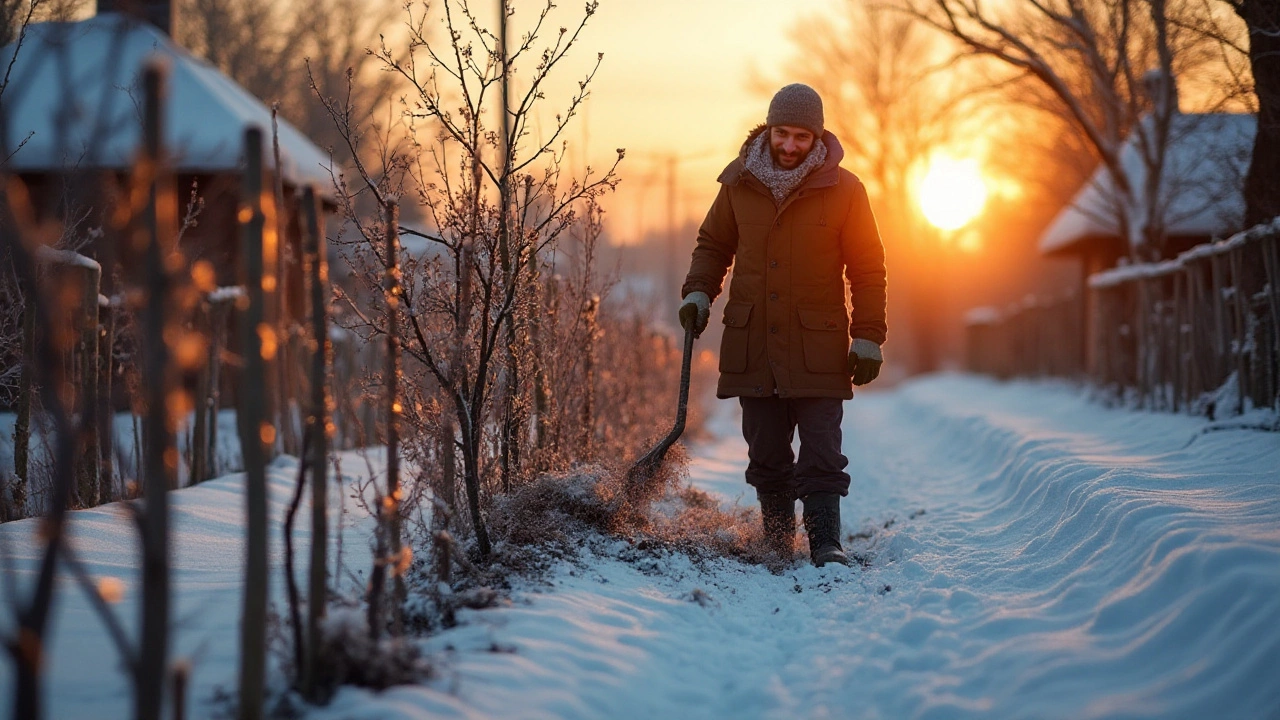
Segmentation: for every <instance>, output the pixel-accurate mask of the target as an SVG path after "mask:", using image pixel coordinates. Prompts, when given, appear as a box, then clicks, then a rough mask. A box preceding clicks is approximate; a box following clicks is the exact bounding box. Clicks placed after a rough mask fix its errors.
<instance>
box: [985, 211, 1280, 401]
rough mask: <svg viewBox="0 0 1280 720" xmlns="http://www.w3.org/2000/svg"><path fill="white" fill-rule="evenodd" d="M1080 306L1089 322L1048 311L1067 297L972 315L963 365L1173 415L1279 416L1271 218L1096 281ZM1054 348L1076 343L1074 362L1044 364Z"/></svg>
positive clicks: (1070, 348)
mask: <svg viewBox="0 0 1280 720" xmlns="http://www.w3.org/2000/svg"><path fill="white" fill-rule="evenodd" d="M1087 301H1088V302H1087V309H1086V307H1085V306H1084V305H1082V304H1080V303H1076V305H1079V308H1078V310H1077V311H1078V313H1079V317H1080V318H1082V319H1087V322H1085V323H1080V324H1078V325H1077V324H1075V323H1073V321H1072V320H1071V319H1066V320H1063V319H1062V318H1058V319H1057V320H1056V321H1055V320H1054V319H1053V318H1051V317H1049V316H1048V315H1047V314H1046V311H1045V308H1052V307H1058V306H1060V305H1067V304H1070V303H1072V302H1073V301H1071V300H1066V301H1060V302H1058V303H1056V304H1055V303H1043V302H1024V303H1023V304H1022V305H1021V306H1019V307H1016V308H1013V309H1012V310H1011V311H1009V312H1005V313H994V314H993V313H992V311H990V310H986V309H984V310H982V311H981V312H976V313H974V314H972V316H971V317H970V318H969V319H968V322H967V339H968V364H969V368H970V369H971V370H974V371H976V372H982V373H989V374H994V375H997V376H1000V377H1010V376H1027V375H1062V376H1083V375H1087V376H1088V377H1089V378H1090V380H1091V381H1092V382H1093V384H1094V385H1096V386H1097V387H1099V388H1102V389H1105V390H1107V391H1108V392H1110V393H1111V394H1113V395H1114V396H1116V397H1132V398H1134V399H1136V400H1137V402H1138V403H1139V404H1140V405H1141V406H1143V407H1149V408H1153V409H1163V410H1173V411H1175V412H1178V411H1182V410H1189V411H1193V412H1209V413H1214V412H1222V411H1224V410H1226V411H1228V412H1232V413H1237V414H1238V413H1241V412H1244V411H1246V410H1247V409H1249V408H1250V407H1273V408H1277V409H1280V332H1278V331H1277V327H1278V324H1280V218H1277V219H1276V220H1273V221H1271V222H1269V223H1264V224H1262V225H1259V226H1256V227H1254V228H1251V229H1249V230H1246V231H1244V232H1241V233H1238V234H1236V235H1234V236H1232V237H1231V238H1228V239H1227V240H1223V241H1220V242H1215V243H1208V244H1205V245H1200V246H1197V247H1195V248H1192V249H1191V250H1188V251H1187V252H1184V253H1182V254H1181V255H1179V256H1178V257H1177V258H1175V259H1173V260H1166V261H1163V262H1158V263H1144V264H1137V265H1127V266H1121V267H1118V268H1115V269H1112V270H1108V271H1105V272H1101V273H1098V274H1096V275H1093V276H1091V277H1090V278H1089V281H1088V298H1087ZM1046 322H1055V324H1056V323H1061V325H1062V326H1061V327H1055V328H1050V327H1045V324H1046ZM1058 342H1060V343H1061V345H1059V346H1058V347H1060V348H1061V351H1062V352H1063V353H1064V354H1066V355H1069V356H1071V357H1076V356H1077V352H1078V350H1077V348H1082V349H1083V350H1084V352H1083V353H1080V354H1079V357H1080V358H1081V359H1082V360H1083V362H1082V363H1081V364H1080V365H1079V366H1070V365H1068V366H1065V367H1064V366H1061V365H1058V366H1054V365H1052V364H1050V363H1048V362H1047V361H1046V358H1045V356H1044V353H1045V352H1046V343H1047V344H1048V348H1049V349H1048V350H1047V352H1050V353H1052V352H1054V350H1053V349H1052V347H1053V344H1054V343H1058ZM1224 388H1225V391H1224ZM1224 403H1225V404H1226V407H1224V406H1223V404H1224Z"/></svg>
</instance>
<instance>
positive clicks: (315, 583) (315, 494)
mask: <svg viewBox="0 0 1280 720" xmlns="http://www.w3.org/2000/svg"><path fill="white" fill-rule="evenodd" d="M317 203H318V200H317V198H316V192H315V188H312V187H308V188H306V189H305V190H304V191H303V193H302V211H303V213H304V214H305V219H306V233H307V235H306V240H307V247H306V265H307V270H308V273H307V274H308V278H309V280H310V290H311V302H310V305H311V403H310V405H311V408H310V409H311V412H310V413H309V415H310V417H309V418H308V423H307V425H308V427H307V431H308V432H309V433H310V434H311V437H310V443H311V445H310V452H311V458H310V461H309V463H308V465H309V466H310V468H311V568H310V574H309V583H308V586H307V651H306V653H305V654H304V655H303V662H304V663H305V664H306V665H305V667H303V668H302V678H303V692H304V693H305V694H306V695H307V697H309V698H310V699H312V700H315V699H316V696H317V687H316V685H317V678H316V670H317V667H318V663H319V658H320V652H321V646H322V644H323V641H322V638H321V632H320V625H321V623H322V622H323V620H324V616H325V607H326V605H327V603H328V592H329V590H328V588H329V584H328V577H327V575H326V567H327V565H326V564H327V562H328V559H327V558H328V546H329V531H328V517H329V516H328V510H329V499H328V486H327V484H326V483H327V479H326V472H327V468H328V456H329V435H328V433H329V408H328V403H327V400H326V397H325V380H326V376H327V374H328V371H327V367H326V365H327V360H328V354H329V324H328V321H329V312H328V307H329V268H328V266H327V264H326V262H325V242H324V229H323V226H322V225H321V215H320V209H319V208H318V207H317ZM303 445H304V446H305V445H306V443H303Z"/></svg>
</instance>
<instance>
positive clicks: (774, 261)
mask: <svg viewBox="0 0 1280 720" xmlns="http://www.w3.org/2000/svg"><path fill="white" fill-rule="evenodd" d="M769 267H771V268H776V267H778V261H777V260H770V261H769Z"/></svg>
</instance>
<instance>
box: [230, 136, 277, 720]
mask: <svg viewBox="0 0 1280 720" xmlns="http://www.w3.org/2000/svg"><path fill="white" fill-rule="evenodd" d="M244 144H245V160H246V167H245V174H244V177H243V179H242V180H241V183H242V185H241V188H240V192H241V206H240V213H239V215H240V230H241V248H242V250H241V252H242V257H241V269H242V272H243V274H244V282H243V285H244V289H245V297H244V299H245V300H246V301H247V302H245V303H244V304H243V306H242V307H243V315H242V317H241V323H240V324H241V331H242V333H243V335H242V344H241V348H242V350H241V352H242V353H243V355H244V357H243V372H244V378H243V382H242V383H241V387H242V391H241V393H240V403H239V405H240V407H239V412H238V413H237V418H238V419H239V423H238V424H239V428H240V445H241V452H242V454H243V455H244V468H245V475H246V479H245V482H246V493H245V500H246V525H247V538H246V563H245V590H244V607H243V615H242V617H241V620H240V698H239V700H240V720H258V719H259V718H261V717H262V710H263V707H262V706H263V684H264V677H265V671H266V630H267V478H266V469H265V467H264V466H265V463H266V449H267V448H268V447H271V446H272V445H273V443H274V442H275V428H274V427H273V426H272V425H271V424H269V423H268V422H266V412H265V410H266V408H265V403H266V399H267V397H266V396H267V388H266V365H265V363H264V360H265V359H266V358H265V356H266V355H268V353H269V352H270V353H271V354H272V355H274V348H268V347H265V343H264V341H269V342H271V343H273V344H274V342H275V336H274V331H273V330H272V329H271V327H270V326H269V325H267V324H266V322H265V316H264V292H263V284H264V280H265V279H266V275H265V274H264V271H263V256H264V254H265V253H264V248H263V228H264V225H265V218H264V217H263V212H262V130H260V129H258V128H249V129H248V130H246V131H245V137H244Z"/></svg>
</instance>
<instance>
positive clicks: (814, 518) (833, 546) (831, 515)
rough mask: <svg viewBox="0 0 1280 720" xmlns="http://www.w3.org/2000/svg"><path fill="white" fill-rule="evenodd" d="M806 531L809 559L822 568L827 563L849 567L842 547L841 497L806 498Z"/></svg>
mask: <svg viewBox="0 0 1280 720" xmlns="http://www.w3.org/2000/svg"><path fill="white" fill-rule="evenodd" d="M804 529H805V532H807V533H808V534H809V558H810V559H811V560H813V564H814V565H816V566H818V567H822V566H823V565H826V564H827V563H840V564H841V565H849V564H850V562H849V556H847V555H845V554H844V548H843V547H841V546H840V496H839V495H837V494H836V493H810V494H809V495H806V496H805V497H804Z"/></svg>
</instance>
